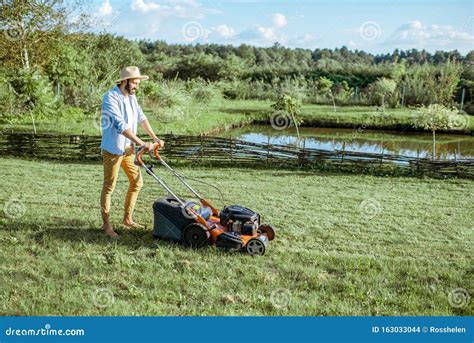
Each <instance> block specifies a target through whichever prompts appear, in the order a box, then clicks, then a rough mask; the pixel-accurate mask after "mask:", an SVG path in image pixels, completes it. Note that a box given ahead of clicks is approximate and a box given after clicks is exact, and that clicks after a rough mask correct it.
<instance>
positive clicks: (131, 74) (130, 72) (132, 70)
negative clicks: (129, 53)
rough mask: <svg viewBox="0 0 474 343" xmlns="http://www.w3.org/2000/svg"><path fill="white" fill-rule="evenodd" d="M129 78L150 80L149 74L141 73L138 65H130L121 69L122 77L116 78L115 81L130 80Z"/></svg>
mask: <svg viewBox="0 0 474 343" xmlns="http://www.w3.org/2000/svg"><path fill="white" fill-rule="evenodd" d="M128 79H140V80H148V76H146V75H141V74H140V70H139V69H138V67H134V66H130V67H126V68H123V69H122V70H121V71H120V79H118V80H116V81H115V83H120V82H122V81H123V80H128Z"/></svg>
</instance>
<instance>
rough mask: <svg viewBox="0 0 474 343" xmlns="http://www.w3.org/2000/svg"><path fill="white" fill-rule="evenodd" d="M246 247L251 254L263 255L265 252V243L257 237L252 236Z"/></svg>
mask: <svg viewBox="0 0 474 343" xmlns="http://www.w3.org/2000/svg"><path fill="white" fill-rule="evenodd" d="M245 249H246V250H247V252H248V253H249V254H250V255H260V256H261V255H263V254H265V244H264V243H263V242H262V241H261V240H259V239H256V238H252V239H251V240H249V241H248V243H247V245H246V246H245Z"/></svg>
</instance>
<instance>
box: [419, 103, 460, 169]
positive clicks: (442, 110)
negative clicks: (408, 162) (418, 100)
mask: <svg viewBox="0 0 474 343" xmlns="http://www.w3.org/2000/svg"><path fill="white" fill-rule="evenodd" d="M456 116H457V111H456V110H455V109H453V110H451V109H449V108H447V107H445V106H443V105H438V104H433V105H429V106H428V107H425V106H423V107H421V108H420V109H419V110H418V112H417V116H416V118H415V120H414V122H413V126H415V127H420V128H423V129H425V130H430V131H431V132H432V133H433V149H432V160H434V159H435V156H436V131H437V130H446V129H450V128H451V127H452V126H453V123H454V122H455V118H456Z"/></svg>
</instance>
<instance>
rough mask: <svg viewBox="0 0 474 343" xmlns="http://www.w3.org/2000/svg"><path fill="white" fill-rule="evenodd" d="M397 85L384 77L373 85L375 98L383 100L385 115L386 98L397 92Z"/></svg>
mask: <svg viewBox="0 0 474 343" xmlns="http://www.w3.org/2000/svg"><path fill="white" fill-rule="evenodd" d="M396 88H397V83H396V82H395V81H393V80H391V79H387V78H385V77H382V78H380V79H378V80H377V81H375V82H374V83H373V84H372V91H373V93H374V95H375V96H377V97H379V98H380V99H381V104H382V111H383V112H384V113H385V97H386V96H390V95H392V94H393V92H395V89H396Z"/></svg>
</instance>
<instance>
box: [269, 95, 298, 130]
mask: <svg viewBox="0 0 474 343" xmlns="http://www.w3.org/2000/svg"><path fill="white" fill-rule="evenodd" d="M272 108H273V109H274V110H275V111H277V112H279V111H281V112H283V113H284V114H286V115H289V116H290V118H291V121H290V123H293V124H294V125H295V127H296V134H297V136H298V139H300V131H299V129H298V126H299V125H300V124H301V120H300V119H299V118H298V115H299V114H300V112H301V104H300V103H299V101H298V100H297V99H296V98H293V97H292V96H290V95H288V94H280V95H279V96H278V99H277V101H276V103H274V104H273V105H272ZM273 115H275V114H273ZM273 119H274V118H272V120H273Z"/></svg>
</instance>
